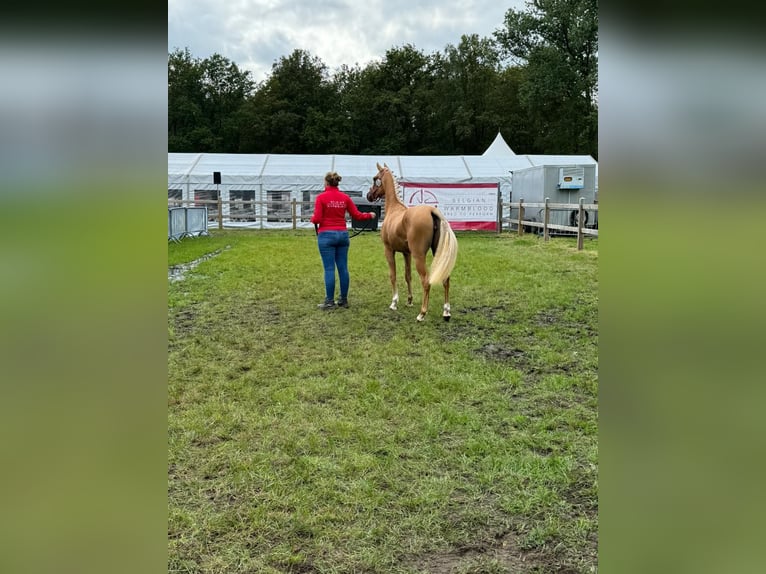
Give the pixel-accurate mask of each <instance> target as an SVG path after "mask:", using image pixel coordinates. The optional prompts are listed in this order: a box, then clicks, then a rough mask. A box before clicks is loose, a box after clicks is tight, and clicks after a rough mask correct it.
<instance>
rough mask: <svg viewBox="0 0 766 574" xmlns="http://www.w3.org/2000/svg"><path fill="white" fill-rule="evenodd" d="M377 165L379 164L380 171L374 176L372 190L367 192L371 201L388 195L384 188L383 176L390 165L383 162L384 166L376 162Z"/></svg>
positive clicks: (368, 199)
mask: <svg viewBox="0 0 766 574" xmlns="http://www.w3.org/2000/svg"><path fill="white" fill-rule="evenodd" d="M376 165H377V166H378V173H376V174H375V176H374V177H373V178H372V185H371V186H370V191H368V192H367V201H370V202H372V201H377V200H378V199H380V198H381V197H385V195H386V191H385V190H384V189H383V176H384V175H385V173H386V172H387V171H388V166H387V165H386V164H383V167H381V166H380V164H379V163H376Z"/></svg>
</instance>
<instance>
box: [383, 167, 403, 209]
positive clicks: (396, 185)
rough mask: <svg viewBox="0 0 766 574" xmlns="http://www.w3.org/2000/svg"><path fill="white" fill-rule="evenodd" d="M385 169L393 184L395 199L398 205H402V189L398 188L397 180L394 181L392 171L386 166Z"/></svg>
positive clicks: (394, 177)
mask: <svg viewBox="0 0 766 574" xmlns="http://www.w3.org/2000/svg"><path fill="white" fill-rule="evenodd" d="M386 169H388V173H390V174H391V179H392V180H393V182H394V193H396V199H397V200H398V201H399V203H401V204H402V205H404V201H402V188H401V187H399V180H398V179H396V175H395V174H394V172H393V170H392V169H391V168H390V167H388V166H386ZM405 207H406V205H405Z"/></svg>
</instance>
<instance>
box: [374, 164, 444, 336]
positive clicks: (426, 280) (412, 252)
mask: <svg viewBox="0 0 766 574" xmlns="http://www.w3.org/2000/svg"><path fill="white" fill-rule="evenodd" d="M376 165H377V167H378V173H377V174H376V175H375V177H373V178H372V186H370V190H369V192H368V193H367V201H369V202H374V201H376V200H378V199H380V198H381V197H383V198H384V202H385V203H384V206H385V210H386V211H385V218H384V219H383V225H382V226H381V228H380V238H381V240H382V241H383V247H384V249H385V254H386V261H388V276H389V279H390V280H391V290H392V292H393V298H392V299H391V305H390V306H389V308H390V309H391V310H393V311H396V310H397V304H398V303H399V290H398V289H397V287H396V261H395V259H394V256H395V254H396V253H401V254H402V255H403V256H404V279H405V280H406V281H407V305H408V306H409V307H411V306H412V283H411V280H412V269H411V262H412V259H413V258H414V259H415V268H416V269H417V271H418V275H420V284H421V285H422V287H423V301H422V304H421V306H420V313H419V314H418V316H417V320H418V321H423V320H424V319H425V317H426V312H427V311H428V297H429V294H430V291H431V285H436V284H437V283H441V284H442V285H444V308H443V312H442V317H443V318H444V320H445V321H449V320H450V317H451V313H450V304H449V279H450V274H451V273H452V269H453V268H454V267H455V261H456V260H457V238H456V237H455V233H454V232H453V231H452V227H450V224H449V222H448V221H447V219H446V218H445V217H444V215H443V214H442V213H441V212H440V211H439V210H438V209H437V208H436V207H432V206H430V205H416V206H412V207H407V206H406V205H405V204H404V203H403V202H402V200H401V199H400V198H399V193H398V189H399V185H398V183H397V182H396V178H395V177H394V174H393V173H392V172H391V169H390V168H389V167H388V166H387V165H386V164H385V163H384V164H383V167H381V165H380V164H379V163H377V162H376ZM429 249H430V250H431V252H432V253H433V256H434V258H433V261H432V262H431V271H430V273H429V271H428V269H427V268H426V254H427V253H428V250H429Z"/></svg>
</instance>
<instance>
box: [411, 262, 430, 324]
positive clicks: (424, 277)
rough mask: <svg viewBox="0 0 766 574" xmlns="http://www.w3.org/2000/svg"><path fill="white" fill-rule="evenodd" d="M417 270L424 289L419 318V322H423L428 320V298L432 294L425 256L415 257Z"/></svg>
mask: <svg viewBox="0 0 766 574" xmlns="http://www.w3.org/2000/svg"><path fill="white" fill-rule="evenodd" d="M415 268H416V269H417V270H418V275H420V284H421V285H422V287H423V303H422V304H421V306H420V314H418V316H417V320H418V321H422V320H423V319H425V318H426V312H427V311H428V296H429V294H430V292H431V284H430V283H429V282H428V270H427V269H426V257H425V255H423V256H421V257H418V256H415Z"/></svg>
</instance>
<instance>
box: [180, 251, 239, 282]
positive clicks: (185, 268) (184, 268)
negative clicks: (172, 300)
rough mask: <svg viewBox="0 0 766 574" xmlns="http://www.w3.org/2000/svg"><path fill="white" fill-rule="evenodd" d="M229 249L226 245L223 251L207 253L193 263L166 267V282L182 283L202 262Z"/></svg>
mask: <svg viewBox="0 0 766 574" xmlns="http://www.w3.org/2000/svg"><path fill="white" fill-rule="evenodd" d="M227 249H231V245H227V246H226V247H224V248H223V249H216V250H215V251H213V252H211V253H207V254H205V255H203V256H202V257H200V258H199V259H195V260H194V261H190V262H189V263H182V264H181V265H172V266H170V267H168V281H171V282H174V281H183V280H184V279H186V274H187V273H188V272H189V271H191V270H192V269H194V268H195V267H197V265H199V264H200V263H202V262H203V261H207V260H208V259H212V258H213V257H217V256H218V255H220V254H221V253H222V252H223V251H225V250H227Z"/></svg>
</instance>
